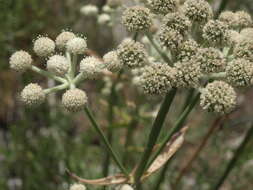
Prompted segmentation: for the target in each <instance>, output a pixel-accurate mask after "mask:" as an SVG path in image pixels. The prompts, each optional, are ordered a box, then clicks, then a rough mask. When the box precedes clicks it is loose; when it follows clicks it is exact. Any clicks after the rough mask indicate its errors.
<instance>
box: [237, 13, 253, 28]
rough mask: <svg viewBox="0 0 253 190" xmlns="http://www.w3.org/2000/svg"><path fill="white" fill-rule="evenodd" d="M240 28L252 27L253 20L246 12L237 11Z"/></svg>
mask: <svg viewBox="0 0 253 190" xmlns="http://www.w3.org/2000/svg"><path fill="white" fill-rule="evenodd" d="M235 16H236V20H237V27H238V28H246V27H250V26H252V18H251V16H250V14H249V13H247V12H245V11H237V12H236V13H235Z"/></svg>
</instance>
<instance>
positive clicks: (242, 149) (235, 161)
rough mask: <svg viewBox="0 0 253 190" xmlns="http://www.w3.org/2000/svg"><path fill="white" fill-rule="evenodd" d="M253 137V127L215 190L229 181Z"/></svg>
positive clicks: (215, 186)
mask: <svg viewBox="0 0 253 190" xmlns="http://www.w3.org/2000/svg"><path fill="white" fill-rule="evenodd" d="M252 137H253V125H252V126H251V128H250V129H249V130H248V132H247V134H246V135H245V137H244V139H243V141H242V143H241V144H240V146H239V147H238V148H237V150H236V151H235V153H234V156H233V158H232V159H231V160H230V161H229V163H228V165H227V167H226V169H225V171H224V173H223V174H222V175H221V177H220V178H219V180H218V182H217V183H216V184H215V185H214V187H213V188H212V189H213V190H218V189H220V187H221V186H222V184H223V183H224V181H225V180H226V179H227V177H228V176H229V174H230V172H231V171H232V169H233V168H234V167H235V166H236V163H237V161H238V160H239V158H240V156H241V155H242V154H243V152H244V148H245V147H246V145H247V144H248V142H249V141H250V139H251V138H252Z"/></svg>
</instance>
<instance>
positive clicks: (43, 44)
mask: <svg viewBox="0 0 253 190" xmlns="http://www.w3.org/2000/svg"><path fill="white" fill-rule="evenodd" d="M33 50H34V52H35V53H36V54H37V55H38V56H40V57H47V56H49V55H51V54H52V53H54V50H55V43H54V41H53V40H51V39H50V38H48V37H39V38H38V39H37V40H35V42H34V45H33Z"/></svg>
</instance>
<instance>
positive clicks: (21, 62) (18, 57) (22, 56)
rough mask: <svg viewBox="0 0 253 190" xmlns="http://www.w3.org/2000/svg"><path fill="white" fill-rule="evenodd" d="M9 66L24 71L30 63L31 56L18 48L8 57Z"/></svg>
mask: <svg viewBox="0 0 253 190" xmlns="http://www.w3.org/2000/svg"><path fill="white" fill-rule="evenodd" d="M9 64H10V67H11V69H13V70H15V71H17V72H24V71H26V70H27V69H29V68H30V67H31V65H32V57H31V55H30V54H29V53H27V52H26V51H23V50H20V51H17V52H15V53H14V54H12V56H11V57H10V62H9Z"/></svg>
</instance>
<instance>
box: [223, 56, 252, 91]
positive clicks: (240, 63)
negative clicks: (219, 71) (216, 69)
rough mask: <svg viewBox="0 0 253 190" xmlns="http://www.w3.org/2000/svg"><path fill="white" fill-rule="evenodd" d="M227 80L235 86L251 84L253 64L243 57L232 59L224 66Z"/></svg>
mask: <svg viewBox="0 0 253 190" xmlns="http://www.w3.org/2000/svg"><path fill="white" fill-rule="evenodd" d="M226 78H227V81H228V82H229V83H230V84H231V85H233V86H235V87H246V86H250V85H252V84H253V64H252V63H251V62H250V61H248V60H245V59H234V60H233V61H231V62H230V63H229V64H228V65H227V67H226Z"/></svg>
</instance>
